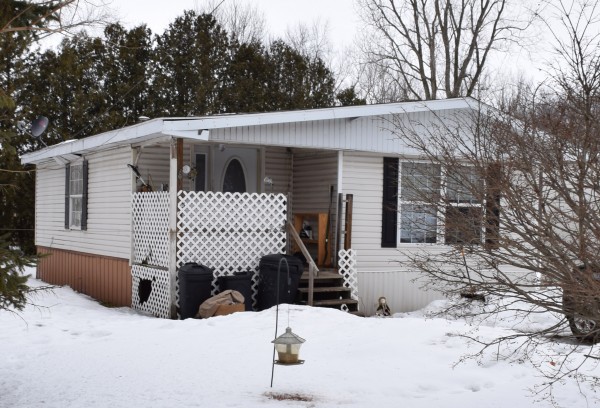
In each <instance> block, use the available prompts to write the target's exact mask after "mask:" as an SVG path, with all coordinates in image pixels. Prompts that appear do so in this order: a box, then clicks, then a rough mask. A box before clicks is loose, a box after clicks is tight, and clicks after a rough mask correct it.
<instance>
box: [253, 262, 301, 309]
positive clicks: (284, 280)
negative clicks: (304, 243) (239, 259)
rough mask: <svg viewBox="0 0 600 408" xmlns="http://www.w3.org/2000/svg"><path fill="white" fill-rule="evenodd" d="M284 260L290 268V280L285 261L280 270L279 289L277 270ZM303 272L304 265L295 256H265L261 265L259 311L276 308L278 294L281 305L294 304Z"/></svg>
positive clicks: (258, 296)
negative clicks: (283, 259)
mask: <svg viewBox="0 0 600 408" xmlns="http://www.w3.org/2000/svg"><path fill="white" fill-rule="evenodd" d="M282 258H285V259H286V260H287V263H288V265H289V268H290V273H289V280H288V271H287V268H286V264H285V261H283V262H281V269H279V275H280V276H279V288H278V289H277V270H278V268H279V262H280V260H281V259H282ZM302 272H304V265H302V261H301V260H300V259H298V258H296V257H295V256H291V255H282V254H273V255H265V256H263V257H262V258H261V259H260V263H259V279H258V294H257V299H256V303H257V309H258V310H265V309H268V308H270V307H272V306H275V305H276V304H277V293H278V292H279V303H280V304H281V303H294V301H295V299H296V293H297V292H298V283H299V282H300V277H301V276H302Z"/></svg>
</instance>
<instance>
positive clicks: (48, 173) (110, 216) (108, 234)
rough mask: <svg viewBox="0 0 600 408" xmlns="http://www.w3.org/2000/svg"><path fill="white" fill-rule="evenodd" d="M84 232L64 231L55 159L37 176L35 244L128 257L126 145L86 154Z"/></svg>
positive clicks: (61, 177) (61, 170)
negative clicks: (86, 196) (86, 180)
mask: <svg viewBox="0 0 600 408" xmlns="http://www.w3.org/2000/svg"><path fill="white" fill-rule="evenodd" d="M86 159H87V160H88V166H89V167H88V169H89V170H88V224H87V231H81V230H66V229H65V228H64V217H65V209H64V206H65V200H64V192H65V167H64V166H63V165H58V164H57V163H56V162H54V161H47V162H45V163H41V164H38V166H37V172H36V175H37V176H36V204H35V210H36V215H35V216H36V230H35V242H36V245H40V246H44V247H48V248H58V249H65V250H71V251H77V252H85V253H91V254H97V255H105V256H112V257H116V258H124V259H129V255H130V247H131V243H130V225H131V219H130V218H131V188H132V176H131V171H130V170H129V168H128V167H127V163H131V160H132V154H131V148H130V147H129V146H125V147H121V148H118V149H112V150H108V151H104V152H98V153H92V154H89V155H87V156H86Z"/></svg>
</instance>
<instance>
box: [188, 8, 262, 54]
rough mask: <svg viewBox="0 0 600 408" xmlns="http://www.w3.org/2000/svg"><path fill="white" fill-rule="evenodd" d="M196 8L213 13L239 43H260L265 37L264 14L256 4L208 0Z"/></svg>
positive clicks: (202, 11)
mask: <svg viewBox="0 0 600 408" xmlns="http://www.w3.org/2000/svg"><path fill="white" fill-rule="evenodd" d="M196 8H197V10H198V11H199V12H201V13H207V14H212V15H214V16H215V18H216V19H217V20H218V21H219V22H220V23H221V24H222V25H223V26H224V27H225V28H226V30H227V31H228V32H229V33H230V34H231V35H232V36H234V37H235V39H236V40H237V41H238V42H240V43H252V42H255V43H262V42H263V41H264V39H265V25H266V23H265V21H266V20H265V15H264V13H263V12H261V11H259V10H258V8H257V7H256V5H252V4H248V3H242V2H240V1H238V0H209V1H208V2H206V3H204V4H203V6H200V7H198V6H197V7H196Z"/></svg>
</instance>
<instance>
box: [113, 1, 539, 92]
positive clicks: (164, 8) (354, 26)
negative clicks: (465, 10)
mask: <svg viewBox="0 0 600 408" xmlns="http://www.w3.org/2000/svg"><path fill="white" fill-rule="evenodd" d="M225 1H230V0H225ZM240 1H242V2H248V3H252V4H256V5H257V7H258V9H259V10H260V11H262V12H264V15H265V18H266V31H267V35H271V36H274V37H282V36H283V35H284V34H285V31H286V29H287V28H290V27H295V26H297V25H298V24H300V23H301V24H306V25H309V26H310V25H311V24H312V23H314V22H316V21H319V22H320V23H326V24H327V27H328V30H329V31H328V34H329V40H330V41H331V43H332V45H333V48H334V50H333V54H334V55H339V53H340V52H341V51H342V50H343V49H345V48H347V47H350V46H352V44H353V40H354V38H355V36H356V33H357V31H358V30H359V27H360V25H361V24H360V20H359V17H358V13H357V10H356V5H355V1H354V0H240ZM208 2H209V0H169V1H167V2H165V1H164V0H112V3H111V7H112V8H113V9H115V10H116V11H117V15H116V17H117V18H118V19H119V20H120V21H121V22H122V23H124V25H126V26H128V27H132V26H136V25H139V24H142V23H145V24H147V25H148V26H149V27H150V28H151V29H152V31H153V33H155V34H158V33H162V32H163V30H164V29H165V28H166V27H167V26H168V24H169V23H171V22H172V21H173V20H174V19H175V18H176V17H177V16H180V15H181V14H183V11H184V10H189V9H201V8H202V6H204V5H206V3H208ZM534 48H535V47H534ZM530 51H531V50H530ZM534 51H535V50H534ZM494 59H495V61H493V62H492V64H493V65H496V66H498V67H500V69H498V70H496V72H495V73H496V74H497V75H499V77H505V76H508V77H514V76H517V75H518V73H519V72H521V73H523V72H524V73H525V74H526V75H527V76H532V77H534V78H537V79H538V80H539V79H540V76H542V77H543V75H542V74H541V72H540V71H539V68H540V67H541V66H542V65H543V61H542V59H541V58H540V57H539V56H538V57H536V56H533V55H529V54H528V53H527V52H525V51H524V50H514V51H513V52H512V53H511V54H509V55H497V56H496V57H495V58H494Z"/></svg>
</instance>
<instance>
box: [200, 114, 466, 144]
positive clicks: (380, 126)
mask: <svg viewBox="0 0 600 408" xmlns="http://www.w3.org/2000/svg"><path fill="white" fill-rule="evenodd" d="M459 114H462V115H464V113H461V112H460V111H458V110H454V109H449V110H439V111H437V112H436V113H435V115H434V114H432V113H431V112H429V111H425V112H412V113H408V114H406V115H405V117H404V119H403V123H395V121H396V119H395V117H394V116H393V115H384V116H372V117H359V118H346V119H332V120H323V121H309V122H291V123H280V124H274V125H257V126H241V127H233V128H224V129H211V131H210V141H211V142H216V143H218V142H227V143H239V144H251V145H260V146H264V145H267V146H280V147H292V148H308V149H326V150H352V151H364V152H378V153H385V154H391V153H400V154H405V155H410V154H415V153H417V152H416V151H415V150H414V149H411V148H409V147H407V145H406V143H404V142H403V141H402V135H401V132H395V131H393V130H392V129H395V127H396V126H397V125H398V126H406V125H405V124H407V125H408V126H414V124H415V123H418V124H419V127H422V128H425V127H427V126H435V125H434V124H436V123H438V122H439V121H440V120H444V119H445V118H446V119H447V121H448V123H455V122H456V121H457V120H459V119H458V118H457V116H456V115H459ZM463 119H464V118H463Z"/></svg>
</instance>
